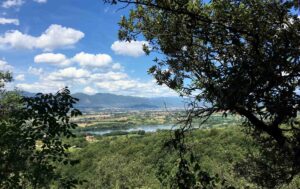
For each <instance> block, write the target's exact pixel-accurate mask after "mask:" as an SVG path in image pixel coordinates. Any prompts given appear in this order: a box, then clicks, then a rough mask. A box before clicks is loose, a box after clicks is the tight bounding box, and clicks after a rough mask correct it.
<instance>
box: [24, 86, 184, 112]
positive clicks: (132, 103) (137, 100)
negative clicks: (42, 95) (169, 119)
mask: <svg viewBox="0 0 300 189" xmlns="http://www.w3.org/2000/svg"><path fill="white" fill-rule="evenodd" d="M22 95H23V96H30V97H31V96H34V93H30V92H26V91H24V92H22ZM72 96H73V97H75V98H78V99H79V102H78V103H77V104H76V108H78V109H80V110H82V111H97V110H102V109H131V110H143V109H164V108H172V109H174V108H183V107H184V103H183V99H182V98H179V97H156V98H144V97H136V96H123V95H115V94H110V93H97V94H94V95H88V94H85V93H75V94H72Z"/></svg>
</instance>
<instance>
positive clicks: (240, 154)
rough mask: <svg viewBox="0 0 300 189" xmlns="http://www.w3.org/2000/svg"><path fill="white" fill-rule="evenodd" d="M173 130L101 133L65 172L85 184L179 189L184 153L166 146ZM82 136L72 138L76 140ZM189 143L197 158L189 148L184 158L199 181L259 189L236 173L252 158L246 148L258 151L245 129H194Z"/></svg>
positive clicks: (78, 151) (75, 154)
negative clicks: (237, 169)
mask: <svg viewBox="0 0 300 189" xmlns="http://www.w3.org/2000/svg"><path fill="white" fill-rule="evenodd" d="M171 134H172V132H170V131H161V132H156V133H151V134H149V133H146V134H145V135H140V136H137V135H128V136H118V137H110V136H109V137H103V136H102V137H97V142H93V143H89V144H87V145H85V146H84V147H82V148H75V149H74V150H73V151H72V153H71V156H72V157H73V158H75V159H79V160H80V163H79V164H77V165H75V166H67V167H64V168H61V169H60V170H61V172H62V174H63V175H65V176H66V177H68V176H76V177H80V178H82V179H84V180H87V181H88V182H86V183H84V184H83V185H82V186H80V187H79V188H177V183H176V176H178V174H179V171H178V168H179V166H180V158H179V156H178V152H176V151H174V150H169V149H168V148H167V149H166V148H162V146H164V144H165V143H166V141H167V140H166V139H167V138H169V136H170V135H171ZM78 139H79V137H77V138H75V139H69V140H74V144H75V143H77V141H76V140H78ZM70 142H71V141H70ZM186 142H187V143H186V145H188V146H189V147H192V148H193V157H192V159H193V161H191V153H189V152H187V153H186V155H185V156H184V158H185V160H186V162H187V164H188V168H189V171H190V173H192V175H193V176H192V177H194V176H195V175H196V177H195V181H196V182H197V183H196V184H199V182H200V180H202V181H205V180H211V183H210V184H212V183H213V182H214V183H215V184H216V186H217V187H220V188H221V186H222V181H225V180H226V182H225V183H224V185H230V186H234V187H236V188H243V187H246V186H252V187H250V188H256V187H255V186H256V185H254V184H251V183H250V182H247V181H245V180H244V179H242V178H240V177H238V176H237V175H235V174H234V173H233V170H234V169H235V166H234V165H235V164H236V163H237V162H240V161H242V160H243V159H244V158H245V157H246V156H247V153H248V152H247V150H245V149H250V150H251V151H255V148H256V147H255V145H254V144H253V142H252V141H251V139H250V138H249V137H245V135H244V134H243V133H242V132H241V131H240V129H237V128H236V127H234V126H233V127H227V128H222V129H200V130H194V131H193V132H191V133H190V134H189V135H188V136H187V137H186ZM71 144H72V145H73V142H71ZM197 164H198V165H197ZM182 165H183V164H182ZM197 166H198V168H197ZM199 168H200V169H199ZM194 173H197V174H194ZM200 177H205V179H203V178H200ZM203 184H204V183H203ZM207 185H208V184H207ZM196 186H197V185H196ZM198 186H199V185H198ZM217 187H216V188H217Z"/></svg>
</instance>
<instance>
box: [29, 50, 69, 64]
mask: <svg viewBox="0 0 300 189" xmlns="http://www.w3.org/2000/svg"><path fill="white" fill-rule="evenodd" d="M34 62H35V63H46V64H53V65H58V66H68V65H70V64H71V63H72V62H71V61H70V60H68V59H67V58H66V56H65V55H64V54H60V53H57V54H54V53H43V54H39V55H36V56H35V57H34Z"/></svg>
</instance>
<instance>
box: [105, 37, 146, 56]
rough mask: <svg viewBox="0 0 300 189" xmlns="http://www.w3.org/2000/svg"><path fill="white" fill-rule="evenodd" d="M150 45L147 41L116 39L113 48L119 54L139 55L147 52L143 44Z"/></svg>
mask: <svg viewBox="0 0 300 189" xmlns="http://www.w3.org/2000/svg"><path fill="white" fill-rule="evenodd" d="M144 44H145V45H148V42H147V41H131V42H128V41H115V42H114V43H113V44H112V45H111V49H112V50H113V51H114V52H115V53H116V54H119V55H125V56H133V57H139V56H142V55H144V54H145V52H144V51H143V45H144Z"/></svg>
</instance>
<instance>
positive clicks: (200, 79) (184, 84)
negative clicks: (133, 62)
mask: <svg viewBox="0 0 300 189" xmlns="http://www.w3.org/2000/svg"><path fill="white" fill-rule="evenodd" d="M106 2H110V3H112V4H116V3H118V2H122V3H125V4H126V3H127V4H128V5H133V6H130V7H132V9H131V10H130V13H129V15H128V16H127V17H123V18H122V19H121V21H120V26H121V28H120V30H119V38H120V39H121V40H128V41H131V40H137V39H139V37H140V35H142V36H143V37H144V38H145V39H146V40H147V41H148V42H149V45H148V46H146V45H145V46H144V50H145V52H146V53H147V54H149V53H151V52H152V53H154V54H155V53H160V54H161V55H159V56H158V58H155V60H154V61H155V62H156V65H154V66H153V67H151V68H150V69H149V73H151V74H153V75H154V77H155V78H156V80H157V82H158V84H165V85H167V86H168V87H169V88H171V89H174V90H176V91H177V92H179V93H180V94H181V95H183V96H185V95H186V96H194V97H195V103H191V106H192V108H191V111H190V114H191V116H190V117H191V118H192V117H207V116H210V115H211V114H212V113H213V112H218V111H222V112H224V114H226V113H228V112H229V113H232V114H239V115H241V116H243V117H245V118H246V124H245V125H246V126H248V128H250V129H248V131H251V134H252V135H253V136H254V138H255V139H256V140H258V141H259V142H262V143H261V145H262V146H264V145H268V144H273V146H272V147H271V148H272V150H273V151H274V152H275V151H277V152H280V151H282V150H283V151H284V153H285V154H286V155H287V156H288V157H287V160H288V161H290V163H283V164H282V165H280V163H281V161H273V163H279V164H276V165H274V166H275V167H280V166H286V168H285V170H286V171H285V173H286V175H285V178H287V177H290V176H291V175H296V174H298V173H299V172H300V167H299V166H300V144H299V141H300V122H299V121H297V119H296V118H297V115H298V113H299V111H300V105H299V102H300V96H299V93H297V90H298V89H299V87H300V82H299V75H300V58H299V57H300V41H299V37H300V32H299V31H300V19H299V17H298V15H297V11H295V10H296V9H297V8H298V2H297V1H295V0H285V1H279V0H278V1H274V0H212V1H209V2H205V1H201V0H199V1H194V0H179V1H177V0H176V1H168V0H138V1H131V0H114V1H106ZM203 101H204V102H207V103H208V104H210V106H208V107H206V108H203V107H202V106H198V103H200V104H201V102H203ZM265 135H266V136H265ZM262 139H263V140H262ZM274 141H275V142H274ZM264 149H266V148H264V147H263V148H262V150H264ZM262 153H264V152H262ZM264 154H266V153H264ZM269 154H270V153H269ZM262 162H263V161H262ZM261 176H263V175H261ZM289 180H290V179H286V181H287V182H288V181H289ZM270 182H271V181H270ZM272 182H274V183H276V182H277V180H276V179H274V180H272ZM280 183H281V181H279V183H278V184H280Z"/></svg>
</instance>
